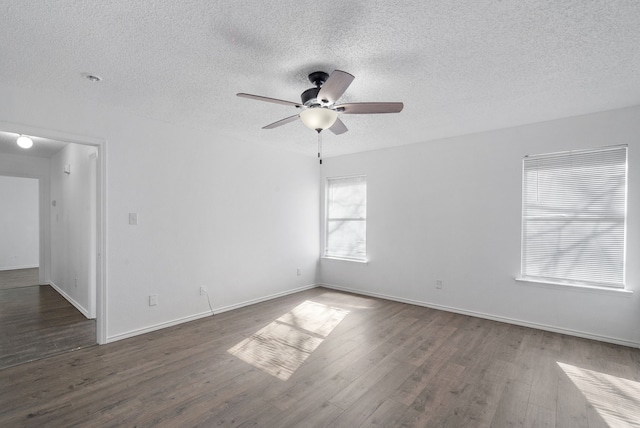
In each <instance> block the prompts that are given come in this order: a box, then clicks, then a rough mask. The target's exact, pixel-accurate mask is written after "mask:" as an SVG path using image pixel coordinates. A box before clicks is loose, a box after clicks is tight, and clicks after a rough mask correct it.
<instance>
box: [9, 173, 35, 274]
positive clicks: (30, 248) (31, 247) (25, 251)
mask: <svg viewBox="0 0 640 428" xmlns="http://www.w3.org/2000/svg"><path fill="white" fill-rule="evenodd" d="M38 199H39V192H38V180H36V179H33V178H22V177H3V176H0V206H2V208H1V209H0V270H8V269H25V268H34V267H38V265H39V258H40V233H39V229H40V228H39V218H38V215H39V207H38Z"/></svg>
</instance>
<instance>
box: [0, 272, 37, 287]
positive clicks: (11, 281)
mask: <svg viewBox="0 0 640 428" xmlns="http://www.w3.org/2000/svg"><path fill="white" fill-rule="evenodd" d="M39 272H40V269H38V268H29V269H10V270H0V290H7V289H9V288H18V287H31V286H33V285H38V283H39V281H38V279H39V278H38V274H39Z"/></svg>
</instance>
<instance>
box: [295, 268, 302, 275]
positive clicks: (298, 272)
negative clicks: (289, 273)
mask: <svg viewBox="0 0 640 428" xmlns="http://www.w3.org/2000/svg"><path fill="white" fill-rule="evenodd" d="M296 273H297V274H298V276H300V275H302V269H300V268H298V269H297V270H296Z"/></svg>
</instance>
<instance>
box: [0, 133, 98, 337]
mask: <svg viewBox="0 0 640 428" xmlns="http://www.w3.org/2000/svg"><path fill="white" fill-rule="evenodd" d="M0 130H2V131H6V132H13V133H16V134H26V135H33V136H38V137H43V138H48V139H52V140H59V141H64V142H67V143H75V144H82V145H88V146H94V147H96V148H97V151H98V155H97V156H98V159H97V162H96V249H95V257H96V290H95V297H96V299H95V304H96V342H97V343H98V344H104V343H107V314H108V312H107V221H106V220H107V140H106V139H104V138H97V137H91V136H87V135H78V134H72V133H68V132H61V131H54V130H50V129H43V128H38V127H35V126H30V125H24V124H16V123H10V122H0ZM0 174H2V175H12V176H23V177H27V178H37V179H39V181H40V183H39V188H40V210H39V211H40V264H42V263H43V260H47V259H48V257H47V256H49V255H50V251H51V249H50V248H49V244H50V227H49V226H48V221H49V213H50V209H49V199H50V182H49V181H50V180H49V179H48V178H46V177H44V176H42V175H37V174H32V175H29V174H24V175H20V173H19V172H17V173H13V172H9V171H7V172H6V173H5V172H4V171H0ZM43 228H44V229H43ZM49 259H50V257H49ZM45 264H46V262H45ZM45 269H50V266H48V265H47V266H46V268H45ZM48 273H49V271H47V274H48ZM44 275H45V273H44V272H42V269H41V272H40V282H41V283H43V282H44V280H45V279H46V278H44V277H43V276H44Z"/></svg>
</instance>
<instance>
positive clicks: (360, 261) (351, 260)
mask: <svg viewBox="0 0 640 428" xmlns="http://www.w3.org/2000/svg"><path fill="white" fill-rule="evenodd" d="M322 258H323V259H325V260H339V261H342V262H353V263H362V264H365V265H366V264H369V260H360V259H349V258H346V257H331V256H322Z"/></svg>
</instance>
